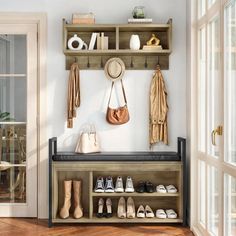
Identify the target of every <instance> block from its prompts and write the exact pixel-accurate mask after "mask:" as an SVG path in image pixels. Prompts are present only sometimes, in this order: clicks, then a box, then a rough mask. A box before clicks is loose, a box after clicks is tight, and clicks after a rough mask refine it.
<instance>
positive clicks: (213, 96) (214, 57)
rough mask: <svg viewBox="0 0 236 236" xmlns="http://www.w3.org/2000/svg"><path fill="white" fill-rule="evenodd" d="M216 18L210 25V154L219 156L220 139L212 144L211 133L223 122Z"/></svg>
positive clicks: (218, 37)
mask: <svg viewBox="0 0 236 236" xmlns="http://www.w3.org/2000/svg"><path fill="white" fill-rule="evenodd" d="M219 22H220V21H219V18H218V17H216V18H215V19H214V20H213V21H211V22H210V23H209V25H208V55H209V56H208V86H207V87H208V92H207V94H208V135H207V137H209V138H208V154H209V155H211V156H213V157H218V156H219V138H221V136H218V135H216V146H214V145H212V143H211V139H210V137H211V132H212V130H214V129H215V128H216V127H217V126H218V125H220V124H222V122H221V120H220V119H221V99H222V98H221V96H220V94H222V85H221V77H220V32H219V29H220V24H219Z"/></svg>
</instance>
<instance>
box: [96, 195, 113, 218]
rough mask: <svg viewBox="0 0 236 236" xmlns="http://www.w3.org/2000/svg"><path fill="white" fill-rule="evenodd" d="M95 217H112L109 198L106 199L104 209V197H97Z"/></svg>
mask: <svg viewBox="0 0 236 236" xmlns="http://www.w3.org/2000/svg"><path fill="white" fill-rule="evenodd" d="M97 217H98V218H102V217H106V218H110V217H112V201H111V199H110V198H107V199H106V210H105V209H104V199H103V198H99V200H98V212H97Z"/></svg>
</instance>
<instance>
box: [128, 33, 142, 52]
mask: <svg viewBox="0 0 236 236" xmlns="http://www.w3.org/2000/svg"><path fill="white" fill-rule="evenodd" d="M129 47H130V49H132V50H139V49H140V39H139V36H138V35H137V34H133V35H131V38H130V41H129Z"/></svg>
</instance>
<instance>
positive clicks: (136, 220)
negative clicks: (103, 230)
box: [52, 216, 183, 224]
mask: <svg viewBox="0 0 236 236" xmlns="http://www.w3.org/2000/svg"><path fill="white" fill-rule="evenodd" d="M182 222H183V220H182V219H180V218H177V219H158V218H156V217H154V218H143V219H142V218H134V219H127V218H125V219H120V218H118V217H116V216H113V217H111V218H97V217H96V216H94V217H93V218H91V219H90V218H88V217H83V218H80V219H74V218H71V217H70V218H68V219H60V218H55V219H52V223H145V224H149V223H169V224H171V223H182Z"/></svg>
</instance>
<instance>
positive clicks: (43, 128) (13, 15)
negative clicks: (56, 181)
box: [0, 12, 48, 219]
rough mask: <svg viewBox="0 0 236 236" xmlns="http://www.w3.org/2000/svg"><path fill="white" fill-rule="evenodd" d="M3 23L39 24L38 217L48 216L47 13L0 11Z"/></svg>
mask: <svg viewBox="0 0 236 236" xmlns="http://www.w3.org/2000/svg"><path fill="white" fill-rule="evenodd" d="M0 23H1V24H37V29H38V58H37V59H38V80H37V98H38V99H37V100H38V101H37V126H38V135H37V140H38V141H37V145H38V150H37V154H38V155H37V156H38V159H37V163H38V176H37V178H38V180H37V181H38V187H37V190H38V206H37V208H38V214H37V215H38V218H40V219H42V218H48V191H47V190H48V188H47V187H45V186H48V171H47V170H48V138H47V63H46V52H47V14H46V13H38V12H37V13H32V12H30V13H28V12H26V13H25V12H21V13H19V12H0Z"/></svg>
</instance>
